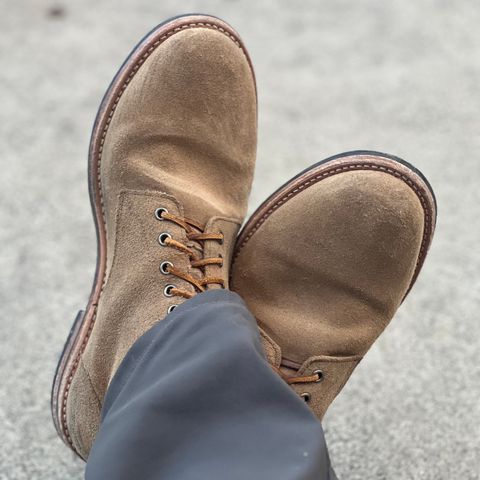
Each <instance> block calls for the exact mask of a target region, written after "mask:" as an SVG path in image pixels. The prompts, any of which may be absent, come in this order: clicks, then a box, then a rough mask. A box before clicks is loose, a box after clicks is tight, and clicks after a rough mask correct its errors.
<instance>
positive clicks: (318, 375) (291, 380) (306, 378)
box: [274, 367, 323, 385]
mask: <svg viewBox="0 0 480 480" xmlns="http://www.w3.org/2000/svg"><path fill="white" fill-rule="evenodd" d="M274 370H275V371H276V372H277V373H278V374H279V375H280V376H281V377H282V379H283V380H284V381H285V382H287V383H288V384H289V385H293V384H298V383H318V382H320V381H322V379H323V373H322V372H321V371H320V370H317V371H315V372H313V374H312V375H303V376H291V377H290V376H288V375H285V374H284V373H283V372H282V371H281V370H280V369H279V368H276V367H274Z"/></svg>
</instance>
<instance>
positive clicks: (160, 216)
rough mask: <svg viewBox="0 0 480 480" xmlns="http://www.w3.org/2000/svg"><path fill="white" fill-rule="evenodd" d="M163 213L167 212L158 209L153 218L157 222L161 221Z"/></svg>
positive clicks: (163, 209)
mask: <svg viewBox="0 0 480 480" xmlns="http://www.w3.org/2000/svg"><path fill="white" fill-rule="evenodd" d="M163 213H168V210H167V209H166V208H163V207H160V208H157V209H156V210H155V218H156V219H157V220H163V218H162V214H163Z"/></svg>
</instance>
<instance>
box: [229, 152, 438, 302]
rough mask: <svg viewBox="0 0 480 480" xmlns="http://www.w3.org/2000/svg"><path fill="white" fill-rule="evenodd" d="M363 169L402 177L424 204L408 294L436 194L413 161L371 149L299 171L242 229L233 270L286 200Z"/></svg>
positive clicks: (428, 236)
mask: <svg viewBox="0 0 480 480" xmlns="http://www.w3.org/2000/svg"><path fill="white" fill-rule="evenodd" d="M361 170H369V171H379V172H384V173H386V174H389V175H392V176H394V177H397V178H399V179H400V180H402V181H404V182H405V183H406V184H407V185H409V186H410V188H411V189H412V190H413V191H414V192H415V193H416V195H417V197H418V199H419V200H420V203H421V204H422V207H423V211H424V216H425V223H424V230H423V239H422V244H421V247H420V252H419V256H418V259H417V263H416V267H415V271H414V274H413V277H412V281H411V282H410V286H409V288H408V290H407V293H406V294H405V297H406V296H407V295H408V293H409V291H410V290H411V288H412V287H413V285H414V283H415V281H416V279H417V277H418V274H419V273H420V270H421V268H422V265H423V262H424V260H425V256H426V254H427V251H428V249H429V247H430V244H431V242H432V238H433V233H434V231H435V223H436V218H437V203H436V199H435V195H434V193H433V190H432V187H431V186H430V184H429V183H428V181H427V179H426V178H425V176H424V175H423V174H422V173H421V172H420V171H419V170H417V169H416V168H415V167H414V166H413V165H410V164H409V163H408V162H406V161H405V160H402V159H401V158H398V157H394V156H392V155H387V154H385V153H380V152H373V151H368V150H357V151H353V152H346V153H341V154H339V155H335V156H333V157H330V158H327V159H325V160H322V161H320V162H318V163H316V164H314V165H312V166H311V167H309V168H307V169H306V170H304V171H303V172H301V173H299V174H298V175H297V176H295V177H294V178H293V179H291V180H289V181H288V182H287V183H285V184H284V185H283V186H282V187H280V188H279V189H278V190H276V191H275V192H274V193H273V194H272V195H270V197H268V198H267V200H265V201H264V202H263V203H262V204H261V205H260V207H259V208H258V209H257V210H256V211H255V212H254V213H253V215H252V216H251V217H250V219H249V220H248V221H247V223H246V224H245V225H244V227H243V228H242V230H241V232H240V233H239V235H238V238H237V242H236V244H235V251H234V255H233V262H232V269H231V271H233V265H234V263H235V260H236V258H237V257H238V255H239V253H240V251H241V250H242V248H243V247H244V246H245V245H246V244H247V243H248V241H249V240H250V238H252V236H253V235H254V234H255V232H256V231H257V230H258V229H259V228H260V227H261V225H262V224H263V223H264V222H265V220H267V218H268V217H269V216H270V215H271V214H272V213H273V212H274V211H276V210H277V209H278V208H281V206H282V205H283V204H285V203H286V202H288V201H289V200H290V199H291V198H293V197H294V196H295V195H297V194H298V193H300V192H301V191H303V190H305V189H306V188H308V187H309V186H312V185H314V184H315V183H317V182H319V181H321V180H323V179H325V178H328V177H331V176H333V175H338V174H340V173H344V172H348V171H361ZM405 297H404V298H405Z"/></svg>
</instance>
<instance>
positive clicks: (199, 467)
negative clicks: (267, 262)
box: [86, 290, 336, 480]
mask: <svg viewBox="0 0 480 480" xmlns="http://www.w3.org/2000/svg"><path fill="white" fill-rule="evenodd" d="M335 478H336V477H335V474H334V473H333V471H332V470H331V467H330V461H329V458H328V452H327V448H326V445H325V440H324V437H323V431H322V427H321V425H320V423H319V422H318V421H317V420H316V418H315V417H314V416H313V414H312V413H311V412H310V410H309V409H308V408H307V406H306V405H305V404H304V402H303V401H302V400H301V399H300V398H299V397H298V396H297V395H296V394H295V393H294V392H293V391H292V390H291V389H290V388H289V387H288V386H287V385H286V384H285V382H284V381H283V380H281V379H280V378H279V376H278V375H277V374H276V373H275V372H273V370H272V369H271V368H270V366H269V365H268V363H267V361H266V360H265V358H264V356H263V353H262V348H261V344H260V339H259V334H258V329H257V327H256V322H255V319H254V318H253V317H252V315H251V314H250V313H249V312H248V310H247V309H246V307H245V304H244V303H243V301H242V300H241V299H240V297H239V296H238V295H236V294H234V293H232V292H228V291H224V290H215V291H210V292H206V293H203V294H200V295H197V296H196V297H194V298H192V299H191V300H188V301H187V302H185V303H184V304H182V305H181V306H179V307H177V308H176V309H175V311H174V312H172V313H171V314H170V315H169V316H168V318H167V319H165V320H163V321H162V322H159V323H158V324H157V325H156V326H155V327H153V328H152V329H151V330H149V331H148V332H147V333H146V334H145V335H143V336H142V337H141V338H140V339H139V340H138V341H137V342H136V343H135V344H134V345H133V347H132V348H131V350H130V351H129V353H128V354H127V356H126V357H125V359H124V361H123V362H122V364H121V365H120V368H119V370H118V372H117V373H116V375H115V377H114V379H113V381H112V383H111V385H110V387H109V389H108V392H107V396H106V398H105V404H104V407H103V411H102V422H101V426H100V431H99V433H98V436H97V439H96V441H95V443H94V445H93V448H92V451H91V453H90V457H89V459H88V463H87V467H86V479H87V480H110V479H112V480H113V479H115V480H137V479H139V480H147V479H152V480H156V479H162V480H255V479H258V480H270V479H272V480H307V479H308V480H310V479H312V480H313V479H315V480H330V479H331V480H333V479H335Z"/></svg>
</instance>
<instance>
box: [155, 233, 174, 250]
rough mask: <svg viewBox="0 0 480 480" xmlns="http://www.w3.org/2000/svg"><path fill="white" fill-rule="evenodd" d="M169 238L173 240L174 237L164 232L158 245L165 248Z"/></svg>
mask: <svg viewBox="0 0 480 480" xmlns="http://www.w3.org/2000/svg"><path fill="white" fill-rule="evenodd" d="M167 238H172V236H171V235H170V234H169V233H166V232H163V233H161V234H160V235H159V236H158V243H159V244H160V245H161V246H162V247H165V246H166V245H167V244H166V243H165V242H166V241H167Z"/></svg>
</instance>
